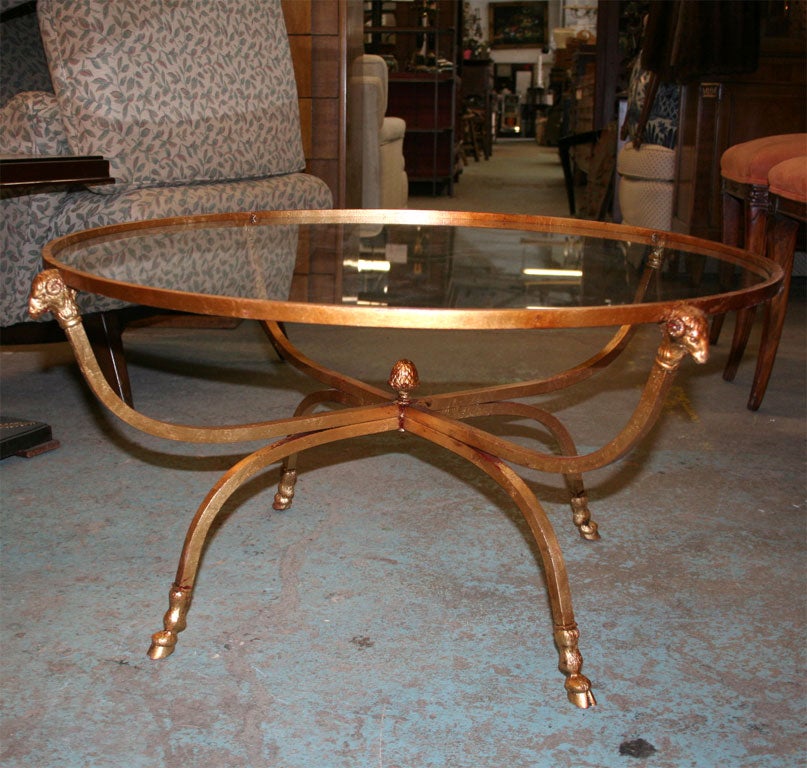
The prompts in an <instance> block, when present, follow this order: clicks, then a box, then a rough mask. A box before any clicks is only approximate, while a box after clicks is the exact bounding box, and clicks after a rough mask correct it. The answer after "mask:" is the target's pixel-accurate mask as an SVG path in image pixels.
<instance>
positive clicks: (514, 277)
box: [44, 210, 781, 328]
mask: <svg viewBox="0 0 807 768" xmlns="http://www.w3.org/2000/svg"><path fill="white" fill-rule="evenodd" d="M657 257H658V258H660V259H661V267H660V268H659V269H658V271H657V278H656V280H655V281H654V283H653V284H651V286H650V287H649V288H647V290H645V291H644V292H643V293H642V292H641V290H640V283H641V280H642V274H643V272H644V270H645V268H646V266H647V265H648V263H653V262H654V259H656V258H657ZM44 258H45V263H46V265H47V266H50V267H56V268H59V269H60V270H61V271H62V274H63V277H64V278H65V281H66V282H67V283H68V284H69V285H71V286H72V287H74V288H76V289H78V290H84V291H91V292H94V293H100V294H103V295H106V296H112V297H114V298H118V299H122V300H125V301H131V302H136V303H141V304H146V305H149V306H157V307H163V308H168V309H176V310H182V311H193V312H201V313H209V314H227V315H230V316H235V317H254V318H258V319H272V320H277V321H299V322H314V323H330V324H350V325H367V326H389V327H462V328H496V327H499V328H505V327H560V326H578V325H617V324H622V323H626V322H630V323H633V322H652V321H657V320H660V319H661V318H662V317H663V316H664V313H665V312H666V311H668V310H669V307H670V306H671V304H673V303H680V302H682V301H686V302H687V303H691V304H695V305H696V306H699V307H700V308H701V309H702V310H704V311H705V312H707V314H709V313H714V312H718V311H719V312H723V311H727V310H729V309H737V308H740V307H742V306H748V305H750V304H753V303H758V302H759V301H763V300H765V299H766V298H768V297H769V296H770V295H772V294H773V292H775V289H776V286H777V283H778V281H779V280H780V279H781V272H780V271H779V268H778V267H777V266H776V265H774V264H773V263H771V262H769V261H768V260H765V259H760V258H755V257H753V256H751V255H750V254H747V253H744V252H742V251H739V250H736V249H730V248H727V247H725V246H723V245H721V244H719V243H713V242H708V241H702V240H696V239H694V238H689V237H685V236H682V235H675V234H673V233H653V232H651V231H649V230H643V229H639V228H634V227H623V226H618V225H612V224H601V223H597V222H588V221H580V220H572V219H554V218H546V217H532V216H506V215H500V214H479V213H454V212H451V213H449V212H434V211H344V210H342V211H292V212H260V213H244V214H227V215H213V216H198V217H188V218H183V219H165V220H157V221H151V222H136V223H133V224H128V225H119V226H113V227H105V228H99V229H95V230H87V231H85V232H82V233H76V234H73V235H68V236H66V237H64V238H60V239H59V240H56V241H53V242H52V243H50V244H49V245H48V246H47V247H46V248H45V252H44ZM637 291H638V292H639V293H637Z"/></svg>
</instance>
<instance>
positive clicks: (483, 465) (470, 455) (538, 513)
mask: <svg viewBox="0 0 807 768" xmlns="http://www.w3.org/2000/svg"><path fill="white" fill-rule="evenodd" d="M439 422H440V417H437V419H436V421H435V423H436V424H438V425H439ZM401 424H402V428H403V429H404V430H405V431H407V432H412V433H413V434H416V435H419V436H420V437H423V438H425V439H426V440H428V441H430V442H432V443H435V444H436V445H440V446H442V447H444V448H446V449H448V450H449V451H451V452H452V453H455V454H457V455H458V456H462V457H463V458H465V459H467V460H468V461H470V462H471V463H472V464H474V465H475V466H477V467H478V468H479V469H481V470H482V471H483V472H485V473H486V474H487V475H489V476H490V477H491V478H493V479H494V480H495V481H496V482H497V483H498V484H499V485H500V486H501V487H502V488H503V489H504V490H505V491H506V492H507V493H508V495H509V496H510V498H511V499H513V501H514V502H515V503H516V505H517V506H518V508H519V509H520V510H521V513H522V514H523V515H524V518H525V519H526V521H527V523H528V524H529V526H530V530H531V531H532V534H533V537H534V539H535V542H536V544H537V545H538V550H539V552H540V553H541V562H542V564H543V567H544V577H545V578H546V586H547V592H548V594H549V604H550V606H551V610H552V620H553V623H554V626H555V629H554V639H555V642H556V644H557V647H558V652H559V654H560V661H559V664H558V668H559V669H560V671H561V672H563V674H564V675H565V676H566V683H565V688H566V694H567V696H568V698H569V701H571V702H572V704H574V705H575V706H578V707H580V708H582V709H585V708H587V707H590V706H593V705H594V704H596V701H595V699H594V694H593V693H592V691H591V682H590V681H589V679H588V678H587V677H586V676H585V675H583V674H582V671H581V670H582V667H583V657H582V655H581V653H580V650H579V649H578V646H577V640H578V637H579V634H580V633H579V631H578V629H577V623H576V622H575V620H574V613H573V611H572V596H571V590H570V589H569V578H568V575H567V573H566V565H565V563H564V562H563V555H562V554H561V551H560V545H559V544H558V540H557V538H556V536H555V532H554V530H553V529H552V524H551V523H550V522H549V518H548V517H547V516H546V513H545V512H544V510H543V509H542V508H541V505H540V504H539V503H538V500H537V499H536V498H535V495H534V494H533V493H532V491H530V489H529V488H528V487H527V484H526V483H525V482H524V481H523V480H522V479H521V478H520V477H519V476H518V475H517V474H516V473H515V472H514V471H513V470H512V469H511V468H510V467H508V466H507V465H506V464H505V463H504V462H502V461H500V460H499V459H497V458H495V457H494V456H491V455H489V454H485V453H483V452H481V451H478V450H476V449H475V448H472V447H470V446H468V445H465V444H464V443H462V442H460V441H459V440H455V439H454V438H453V437H451V436H450V435H447V434H445V433H443V432H440V431H438V430H437V429H432V428H430V427H429V426H426V425H425V424H423V423H421V422H417V421H409V420H408V419H406V416H405V415H404V418H403V420H402V422H401Z"/></svg>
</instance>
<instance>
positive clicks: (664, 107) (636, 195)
mask: <svg viewBox="0 0 807 768" xmlns="http://www.w3.org/2000/svg"><path fill="white" fill-rule="evenodd" d="M679 101H680V88H679V87H678V86H677V85H675V84H671V83H661V82H659V80H658V77H657V76H656V75H654V74H653V73H651V72H649V71H647V70H645V69H643V68H642V66H641V63H640V61H639V60H638V58H637V61H636V64H635V65H634V67H633V70H632V72H631V77H630V83H629V87H628V110H627V115H626V119H625V123H624V124H623V126H622V138H623V139H627V141H626V143H625V145H624V146H623V147H622V149H621V150H620V151H619V154H618V155H617V161H616V170H617V173H618V175H619V176H618V178H619V181H618V195H619V207H620V210H621V212H622V221H623V222H624V223H625V224H632V225H634V226H639V227H649V228H650V229H659V230H669V229H670V227H671V225H672V209H673V194H674V181H675V162H676V143H677V139H678V135H677V134H678V108H679Z"/></svg>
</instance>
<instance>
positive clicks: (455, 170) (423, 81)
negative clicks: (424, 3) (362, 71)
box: [364, 0, 462, 196]
mask: <svg viewBox="0 0 807 768" xmlns="http://www.w3.org/2000/svg"><path fill="white" fill-rule="evenodd" d="M382 10H383V11H384V12H389V13H392V14H394V16H395V18H396V22H397V23H396V24H394V25H386V26H376V25H375V24H374V23H373V22H377V21H378V19H380V18H381V16H382V14H381V11H382ZM421 10H422V8H421V4H420V3H411V2H401V3H390V2H383V3H378V2H370V3H367V4H366V9H365V20H366V21H367V22H368V24H366V25H365V29H364V32H365V50H366V52H368V53H377V54H379V55H381V56H385V57H386V58H387V59H388V62H393V60H394V64H393V66H392V67H391V71H390V75H389V91H388V98H387V114H388V115H393V116H394V117H400V118H401V119H403V120H404V121H405V122H406V135H405V137H404V161H405V163H406V173H407V176H408V177H409V181H410V183H421V184H423V183H426V184H428V185H429V186H430V189H431V194H432V195H435V196H436V195H438V194H441V193H442V192H443V190H445V191H447V193H448V194H449V195H452V194H453V193H454V181H455V180H456V178H457V176H458V175H459V173H460V172H461V167H458V160H459V158H460V153H459V151H458V131H457V125H458V123H459V120H458V115H457V112H458V101H457V84H458V76H457V52H458V45H457V30H458V29H461V13H462V5H461V3H457V2H454V0H442V1H441V2H440V3H438V4H437V6H436V9H435V10H434V11H433V12H432V13H431V14H430V16H429V17H428V20H429V24H428V26H424V25H423V24H422V23H419V22H420V21H421V17H420V16H419V14H420V13H421ZM424 37H425V41H426V45H425V54H426V55H425V57H424V56H421V55H419V52H421V51H422V50H423V49H424V45H423V43H424ZM441 61H444V62H450V63H451V69H447V68H444V67H441V66H440V62H441Z"/></svg>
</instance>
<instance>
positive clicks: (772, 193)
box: [748, 152, 807, 411]
mask: <svg viewBox="0 0 807 768" xmlns="http://www.w3.org/2000/svg"><path fill="white" fill-rule="evenodd" d="M768 203H769V212H768V227H767V238H766V246H765V247H766V255H767V256H768V258H769V259H773V260H774V261H776V262H777V263H778V264H779V265H780V266H781V267H782V270H783V271H784V273H785V276H784V280H783V282H782V289H781V290H780V291H779V293H777V294H776V296H774V298H773V299H771V301H770V303H769V304H767V305H766V306H765V323H764V325H763V328H762V338H761V339H760V342H759V355H758V356H757V367H756V371H755V372H754V383H753V384H752V385H751V395H750V397H749V398H748V407H749V408H750V409H751V410H752V411H755V410H757V408H759V406H760V405H761V404H762V398H763V397H764V396H765V390H766V389H767V387H768V381H769V380H770V377H771V370H772V369H773V363H774V360H775V359H776V351H777V349H778V348H779V339H780V338H781V336H782V326H783V325H784V322H785V313H786V311H787V299H788V295H789V292H790V278H791V276H792V274H793V255H794V253H795V251H796V244H797V242H798V234H799V227H800V226H801V225H802V224H804V223H805V221H806V220H807V152H805V154H803V155H801V156H800V157H793V158H791V159H790V160H785V161H784V162H782V163H779V164H778V165H775V166H774V167H773V168H771V170H770V172H769V173H768Z"/></svg>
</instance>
